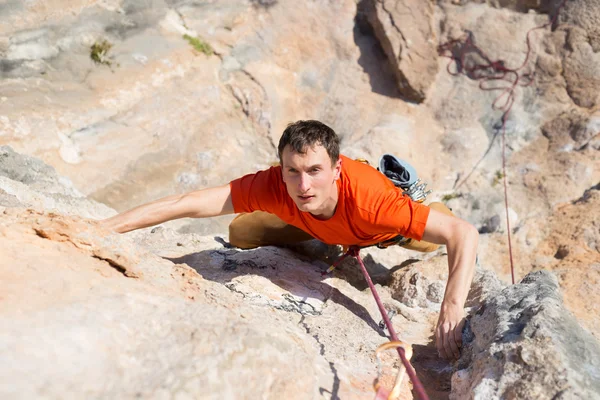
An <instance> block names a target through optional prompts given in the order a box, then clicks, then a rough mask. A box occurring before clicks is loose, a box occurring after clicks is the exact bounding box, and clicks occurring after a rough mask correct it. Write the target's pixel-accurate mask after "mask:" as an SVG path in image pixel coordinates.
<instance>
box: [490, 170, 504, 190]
mask: <svg viewBox="0 0 600 400" xmlns="http://www.w3.org/2000/svg"><path fill="white" fill-rule="evenodd" d="M503 178H504V174H503V173H502V171H500V170H498V171H496V174H495V175H494V181H493V182H492V186H496V185H497V184H499V183H500V181H501V180H502V179H503Z"/></svg>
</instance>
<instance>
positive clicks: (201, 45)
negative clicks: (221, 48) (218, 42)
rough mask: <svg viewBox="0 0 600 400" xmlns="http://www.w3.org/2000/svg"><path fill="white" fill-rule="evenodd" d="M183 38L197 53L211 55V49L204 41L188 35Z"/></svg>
mask: <svg viewBox="0 0 600 400" xmlns="http://www.w3.org/2000/svg"><path fill="white" fill-rule="evenodd" d="M183 38H184V39H185V40H187V41H188V43H189V44H191V45H192V47H193V48H194V49H196V50H198V51H199V52H201V53H204V54H206V55H207V56H212V55H213V53H214V51H213V49H212V47H210V44H208V43H206V42H205V41H204V40H202V39H200V38H195V37H192V36H190V35H183Z"/></svg>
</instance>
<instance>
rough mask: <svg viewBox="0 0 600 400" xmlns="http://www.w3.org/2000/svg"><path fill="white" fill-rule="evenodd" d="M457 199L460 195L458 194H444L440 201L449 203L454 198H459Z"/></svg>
mask: <svg viewBox="0 0 600 400" xmlns="http://www.w3.org/2000/svg"><path fill="white" fill-rule="evenodd" d="M459 197H460V194H458V193H450V194H445V195H443V196H442V201H443V202H448V201H450V200H452V199H456V198H459Z"/></svg>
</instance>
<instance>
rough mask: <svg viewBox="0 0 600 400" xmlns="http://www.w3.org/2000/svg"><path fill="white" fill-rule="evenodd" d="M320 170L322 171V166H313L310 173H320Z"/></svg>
mask: <svg viewBox="0 0 600 400" xmlns="http://www.w3.org/2000/svg"><path fill="white" fill-rule="evenodd" d="M320 171H321V168H318V167H315V168H313V169H311V170H310V173H311V174H316V173H318V172H320Z"/></svg>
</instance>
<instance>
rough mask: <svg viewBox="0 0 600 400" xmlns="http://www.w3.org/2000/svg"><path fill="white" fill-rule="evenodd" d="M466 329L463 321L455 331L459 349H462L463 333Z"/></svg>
mask: <svg viewBox="0 0 600 400" xmlns="http://www.w3.org/2000/svg"><path fill="white" fill-rule="evenodd" d="M464 327H465V320H464V319H463V320H462V321H460V323H459V324H458V327H457V328H456V329H455V330H454V340H455V341H456V345H457V346H458V347H459V348H460V347H462V344H463V341H462V331H463V329H464Z"/></svg>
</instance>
